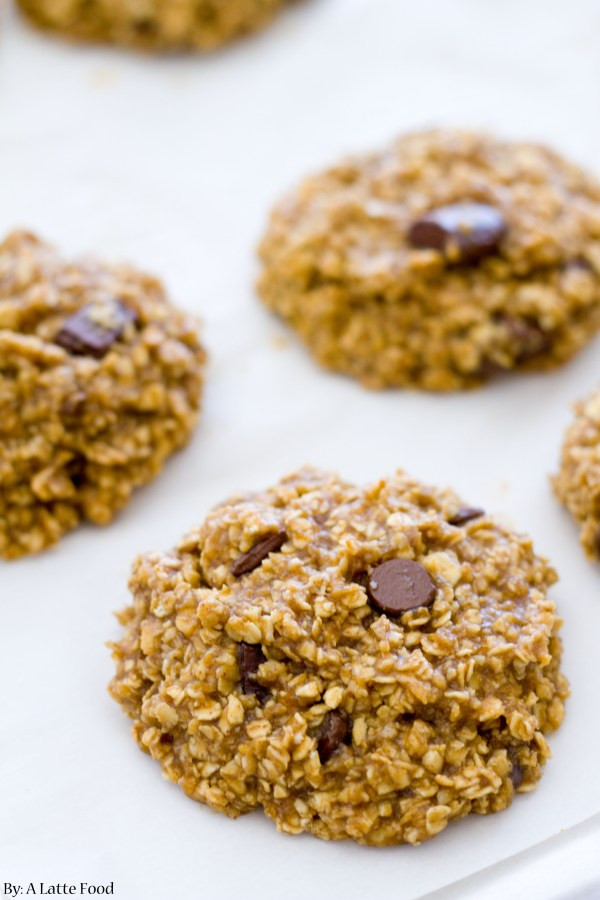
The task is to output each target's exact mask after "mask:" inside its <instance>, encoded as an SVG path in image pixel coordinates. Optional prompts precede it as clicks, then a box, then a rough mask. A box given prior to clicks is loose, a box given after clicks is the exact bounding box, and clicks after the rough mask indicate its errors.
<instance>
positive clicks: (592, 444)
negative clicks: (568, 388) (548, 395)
mask: <svg viewBox="0 0 600 900" xmlns="http://www.w3.org/2000/svg"><path fill="white" fill-rule="evenodd" d="M552 483H553V485H554V490H555V493H556V496H557V497H558V499H559V500H560V501H561V503H564V505H565V506H566V507H567V509H568V510H569V512H570V513H571V515H572V516H573V518H574V519H575V521H576V522H577V523H578V524H579V526H580V529H581V544H582V546H583V548H584V550H585V552H586V554H587V555H588V556H589V558H590V559H594V560H596V561H598V560H600V390H597V391H596V392H595V393H593V394H592V395H591V397H588V399H587V400H586V401H585V402H582V403H578V404H577V406H576V407H575V420H574V421H573V423H572V424H571V426H570V427H569V429H568V430H567V433H566V435H565V440H564V443H563V447H562V456H561V464H560V470H559V472H558V475H556V476H555V477H554V478H553V480H552Z"/></svg>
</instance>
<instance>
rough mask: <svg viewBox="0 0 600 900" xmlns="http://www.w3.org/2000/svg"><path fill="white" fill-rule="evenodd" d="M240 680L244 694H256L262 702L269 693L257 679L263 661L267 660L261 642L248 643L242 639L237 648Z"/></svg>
mask: <svg viewBox="0 0 600 900" xmlns="http://www.w3.org/2000/svg"><path fill="white" fill-rule="evenodd" d="M237 659H238V667H239V670H240V680H241V682H242V691H243V692H244V694H254V696H255V697H257V698H258V700H259V701H260V702H261V703H262V702H263V700H264V699H265V698H266V697H267V695H268V693H269V692H268V690H267V689H266V688H265V687H263V686H262V684H260V683H259V682H258V681H257V678H256V673H257V672H258V667H259V666H260V664H261V663H264V662H265V660H266V656H265V654H264V653H263V652H262V647H261V646H260V644H247V643H246V642H245V641H242V642H241V643H240V644H239V645H238V650H237Z"/></svg>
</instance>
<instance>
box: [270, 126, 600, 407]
mask: <svg viewBox="0 0 600 900" xmlns="http://www.w3.org/2000/svg"><path fill="white" fill-rule="evenodd" d="M260 256H261V258H262V262H263V271H262V275H261V278H260V281H259V285H258V288H259V293H260V295H261V297H262V299H263V300H264V302H265V303H266V305H267V306H268V307H270V308H271V309H272V310H274V311H275V312H276V313H278V314H279V315H280V316H281V317H282V318H283V319H284V320H286V321H287V322H288V323H289V324H290V325H291V326H292V327H293V328H294V329H296V331H297V332H298V333H299V335H300V337H301V338H302V339H303V341H304V342H305V343H306V345H307V346H308V348H309V349H310V351H311V352H312V353H313V355H314V356H315V357H316V359H317V360H318V361H319V362H320V363H321V364H322V365H323V366H325V367H327V368H329V369H333V370H335V371H338V372H343V373H346V374H348V375H351V376H353V377H355V378H357V379H359V380H360V381H361V382H363V383H364V384H365V385H367V386H369V387H372V388H383V387H400V386H414V387H418V388H424V389H428V390H435V391H446V390H454V389H459V388H469V387H473V386H475V385H478V384H480V383H481V382H483V381H485V380H486V379H488V378H489V377H490V376H491V375H492V374H494V373H496V372H504V371H506V370H509V369H542V368H550V367H553V366H557V365H559V364H561V363H563V362H565V361H566V360H568V359H569V357H571V356H572V355H573V354H574V353H576V352H577V351H578V350H579V349H580V348H581V347H582V346H583V345H584V344H585V343H586V341H588V340H589V339H590V337H591V336H592V335H593V334H594V332H595V331H596V330H597V329H598V327H599V326H600V186H599V185H598V183H597V182H595V181H594V180H593V179H592V178H591V177H590V176H588V175H587V174H586V173H585V172H582V171H581V169H579V168H577V167H576V166H574V165H571V164H570V163H569V162H566V161H565V160H564V159H562V158H561V157H560V156H558V155H557V154H555V153H552V152H551V151H550V150H547V149H545V148H544V147H541V146H537V145H530V144H516V143H514V144H513V143H504V142H500V141H497V140H494V139H492V138H491V137H486V136H481V135H479V134H472V133H466V132H460V131H428V132H423V133H418V134H412V135H409V136H407V137H404V138H402V139H401V140H399V141H397V142H396V143H395V144H393V145H392V146H391V147H390V148H388V149H387V150H385V151H383V152H381V153H378V154H374V155H371V156H366V157H362V158H358V159H354V160H350V161H348V162H345V163H342V164H341V165H339V166H337V167H336V168H333V169H330V170H329V171H326V172H325V173H324V174H321V175H317V176H315V177H313V178H309V179H308V180H307V181H305V182H304V183H303V184H302V185H301V186H300V187H299V189H298V190H297V191H296V192H295V193H294V194H292V195H291V196H289V197H287V198H286V199H285V200H284V201H283V202H282V203H281V204H280V205H279V206H278V207H277V208H276V209H275V211H274V212H273V214H272V217H271V222H270V227H269V229H268V231H267V234H266V237H265V238H264V240H263V242H262V245H261V248H260Z"/></svg>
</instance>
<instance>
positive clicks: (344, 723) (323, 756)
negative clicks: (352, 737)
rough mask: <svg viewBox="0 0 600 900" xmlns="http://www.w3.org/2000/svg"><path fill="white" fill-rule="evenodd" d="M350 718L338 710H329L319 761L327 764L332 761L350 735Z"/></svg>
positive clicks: (319, 744)
mask: <svg viewBox="0 0 600 900" xmlns="http://www.w3.org/2000/svg"><path fill="white" fill-rule="evenodd" d="M348 731H349V729H348V716H347V715H346V713H344V712H342V711H341V710H338V709H332V710H329V712H328V713H327V715H326V716H325V719H324V721H323V727H322V728H321V734H320V736H319V743H318V744H317V749H318V751H319V759H320V760H321V762H322V763H326V762H327V760H328V759H331V757H332V756H333V754H334V753H335V751H336V750H337V748H338V747H339V746H340V744H343V743H344V741H345V739H346V737H347V735H348Z"/></svg>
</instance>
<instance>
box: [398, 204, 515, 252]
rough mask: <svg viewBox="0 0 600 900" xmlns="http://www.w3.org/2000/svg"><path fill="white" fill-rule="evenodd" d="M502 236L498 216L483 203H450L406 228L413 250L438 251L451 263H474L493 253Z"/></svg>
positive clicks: (503, 226)
mask: <svg viewBox="0 0 600 900" xmlns="http://www.w3.org/2000/svg"><path fill="white" fill-rule="evenodd" d="M505 234H506V221H505V219H504V216H503V215H502V213H501V212H500V211H499V210H498V209H496V208H495V207H493V206H489V205H488V204H487V203H472V202H466V203H452V204H450V205H449V206H439V207H438V208H437V209H432V210H431V211H430V212H428V213H425V215H424V216H422V217H421V218H420V219H417V221H416V222H413V224H412V225H411V227H410V230H409V232H408V239H409V241H410V242H411V244H412V245H413V246H414V247H424V248H429V249H432V250H439V251H440V252H441V253H444V254H446V255H447V256H448V257H449V259H450V260H451V261H452V262H464V263H471V262H477V260H480V259H482V258H483V257H484V256H490V255H491V254H492V253H496V251H497V250H498V247H499V245H500V242H501V241H502V238H503V237H504V235H505Z"/></svg>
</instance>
